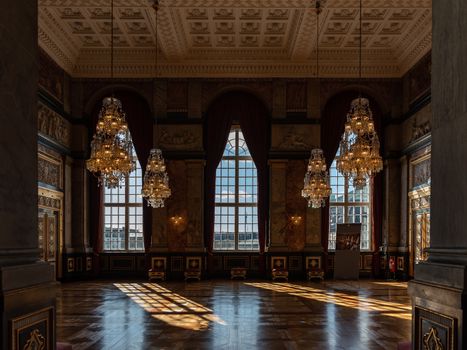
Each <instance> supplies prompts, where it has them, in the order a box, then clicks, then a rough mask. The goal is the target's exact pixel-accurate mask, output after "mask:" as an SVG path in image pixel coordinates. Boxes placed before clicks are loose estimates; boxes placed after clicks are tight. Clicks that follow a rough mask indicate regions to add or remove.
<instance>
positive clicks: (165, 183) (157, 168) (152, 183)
mask: <svg viewBox="0 0 467 350" xmlns="http://www.w3.org/2000/svg"><path fill="white" fill-rule="evenodd" d="M153 8H154V10H155V12H156V30H155V33H156V55H155V73H156V74H155V75H156V77H157V51H158V45H157V43H158V42H157V12H158V10H159V1H158V0H155V1H154V4H153ZM156 126H157V117H156ZM171 193H172V192H171V190H170V187H169V176H168V175H167V172H166V167H165V162H164V158H163V157H162V151H161V150H160V149H159V148H153V149H151V152H150V153H149V158H148V164H147V165H146V171H145V173H144V178H143V188H142V189H141V194H142V196H143V197H144V198H145V199H146V200H147V201H148V205H149V206H151V207H153V208H162V207H163V206H164V203H165V200H166V199H167V198H169V197H170V195H171Z"/></svg>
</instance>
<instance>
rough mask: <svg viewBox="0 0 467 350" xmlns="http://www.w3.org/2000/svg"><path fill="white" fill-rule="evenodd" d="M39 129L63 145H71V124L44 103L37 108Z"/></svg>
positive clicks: (41, 132)
mask: <svg viewBox="0 0 467 350" xmlns="http://www.w3.org/2000/svg"><path fill="white" fill-rule="evenodd" d="M37 113H38V115H37V130H38V131H39V133H40V134H42V135H44V136H46V137H48V138H50V139H52V140H53V141H55V142H57V143H59V144H60V145H62V146H65V147H67V148H70V146H71V124H70V122H68V121H67V120H66V119H65V118H63V117H61V116H60V115H59V114H58V113H56V112H54V111H53V110H51V109H50V108H48V107H47V106H45V105H44V104H42V103H39V105H38V109H37Z"/></svg>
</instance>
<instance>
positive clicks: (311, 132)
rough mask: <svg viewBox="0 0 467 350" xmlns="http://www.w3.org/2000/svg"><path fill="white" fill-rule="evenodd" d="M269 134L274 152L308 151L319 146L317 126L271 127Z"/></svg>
mask: <svg viewBox="0 0 467 350" xmlns="http://www.w3.org/2000/svg"><path fill="white" fill-rule="evenodd" d="M271 132H272V137H271V149H272V150H275V151H279V150H280V151H310V150H311V149H312V148H313V147H316V146H318V145H319V137H320V136H319V126H317V125H272V128H271Z"/></svg>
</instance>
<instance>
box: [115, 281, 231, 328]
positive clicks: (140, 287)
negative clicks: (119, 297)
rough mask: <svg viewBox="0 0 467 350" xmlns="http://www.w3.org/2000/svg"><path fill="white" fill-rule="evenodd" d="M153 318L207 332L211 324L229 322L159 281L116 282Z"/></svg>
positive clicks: (118, 286) (172, 324) (116, 284)
mask: <svg viewBox="0 0 467 350" xmlns="http://www.w3.org/2000/svg"><path fill="white" fill-rule="evenodd" d="M114 286H115V287H117V288H118V289H119V290H120V291H122V292H123V293H125V294H126V295H127V296H129V297H130V298H131V299H132V300H133V301H134V302H135V303H137V304H138V305H139V306H141V307H142V308H143V309H144V310H146V311H147V312H149V313H151V315H152V317H154V318H156V319H158V320H160V321H162V322H165V323H167V324H169V325H171V326H174V327H180V328H184V329H189V330H194V331H203V330H206V329H208V327H209V325H210V324H211V323H214V322H215V323H218V324H220V325H226V322H225V321H223V320H222V319H221V318H220V317H218V316H217V315H215V314H214V313H213V311H212V310H211V309H208V308H207V307H205V306H203V305H201V304H199V303H197V302H195V301H193V300H190V299H188V298H185V297H184V296H181V295H180V294H177V293H174V292H172V291H171V290H169V289H167V288H165V287H162V286H160V285H158V284H156V283H114Z"/></svg>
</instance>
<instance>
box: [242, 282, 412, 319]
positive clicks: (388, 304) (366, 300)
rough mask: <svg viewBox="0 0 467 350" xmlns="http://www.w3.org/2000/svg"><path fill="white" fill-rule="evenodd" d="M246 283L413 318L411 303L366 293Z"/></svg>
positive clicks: (351, 306)
mask: <svg viewBox="0 0 467 350" xmlns="http://www.w3.org/2000/svg"><path fill="white" fill-rule="evenodd" d="M244 284H245V285H248V286H252V287H256V288H263V289H267V290H271V291H274V292H280V293H287V294H289V295H293V296H298V297H301V298H306V299H312V300H316V301H320V302H324V303H332V304H335V305H339V306H344V307H350V308H354V309H358V310H361V311H373V312H378V313H380V314H381V315H382V316H389V317H396V318H400V319H404V320H410V319H412V308H411V306H410V305H407V304H401V303H397V302H393V301H386V300H380V299H376V298H372V297H368V296H364V295H351V294H347V293H343V292H337V291H329V290H322V289H317V288H313V287H307V286H301V285H295V284H291V283H274V282H272V283H271V282H258V283H255V282H245V283H244Z"/></svg>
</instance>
